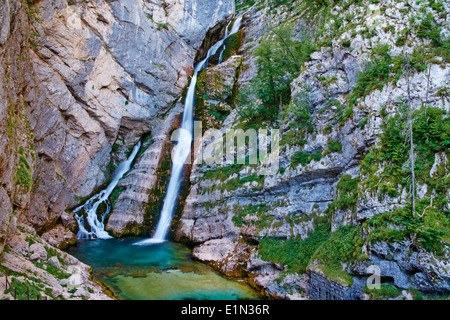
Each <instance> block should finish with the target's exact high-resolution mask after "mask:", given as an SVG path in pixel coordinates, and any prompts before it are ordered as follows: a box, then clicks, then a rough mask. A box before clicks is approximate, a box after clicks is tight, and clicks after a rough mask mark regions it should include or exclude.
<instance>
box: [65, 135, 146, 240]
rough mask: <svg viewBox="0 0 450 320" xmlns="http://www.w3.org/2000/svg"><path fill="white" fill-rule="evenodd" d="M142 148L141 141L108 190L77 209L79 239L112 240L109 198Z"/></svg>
mask: <svg viewBox="0 0 450 320" xmlns="http://www.w3.org/2000/svg"><path fill="white" fill-rule="evenodd" d="M140 148H141V141H139V142H138V143H137V144H136V145H135V146H134V148H133V151H132V152H131V154H130V156H129V157H128V159H127V160H125V161H123V162H121V163H120V164H119V166H118V167H117V169H116V170H115V172H114V176H113V179H112V181H111V182H110V183H109V184H108V186H107V187H106V189H104V190H102V191H101V192H100V193H98V194H96V195H95V196H93V197H92V198H90V199H89V200H88V201H86V203H85V204H84V205H82V206H80V207H78V208H76V209H75V210H74V211H73V212H74V213H75V218H76V219H77V221H78V226H79V231H78V233H77V239H110V238H112V237H111V236H110V235H109V234H108V232H107V231H105V224H104V222H105V217H106V216H107V215H108V214H109V212H110V211H111V204H110V203H109V200H108V198H109V196H110V195H111V193H112V192H113V191H114V188H115V187H116V186H117V184H118V183H119V180H120V179H122V177H123V176H124V174H125V173H127V172H128V171H129V170H130V167H131V164H132V163H133V160H134V158H135V157H136V155H137V153H138V152H139V149H140ZM102 203H104V204H105V205H106V210H105V212H103V213H102V215H101V218H100V219H99V217H98V214H97V210H98V207H99V206H100V205H101V204H102ZM81 209H84V212H85V213H86V222H87V223H88V225H89V227H90V228H91V231H88V230H87V229H86V227H85V217H84V216H83V215H81V214H78V213H79V212H80V210H81Z"/></svg>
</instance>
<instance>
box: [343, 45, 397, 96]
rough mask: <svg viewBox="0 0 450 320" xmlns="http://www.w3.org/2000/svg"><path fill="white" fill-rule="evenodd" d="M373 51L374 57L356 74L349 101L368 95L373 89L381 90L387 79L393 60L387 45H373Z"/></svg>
mask: <svg viewBox="0 0 450 320" xmlns="http://www.w3.org/2000/svg"><path fill="white" fill-rule="evenodd" d="M373 53H374V59H373V60H372V61H371V62H369V63H368V64H367V65H366V67H365V69H364V71H362V72H360V73H359V74H358V76H357V82H356V86H355V88H354V89H353V91H352V94H351V96H350V99H349V100H350V102H352V101H354V99H355V98H360V97H364V96H366V95H368V94H369V93H370V92H372V91H373V90H376V89H380V90H381V89H382V88H383V86H384V85H385V84H386V83H387V81H388V80H389V77H390V74H391V71H392V67H391V64H392V62H393V60H392V57H391V55H390V54H389V46H388V45H381V46H379V47H374V49H373Z"/></svg>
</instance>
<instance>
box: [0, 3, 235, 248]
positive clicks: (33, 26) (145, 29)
mask: <svg viewBox="0 0 450 320" xmlns="http://www.w3.org/2000/svg"><path fill="white" fill-rule="evenodd" d="M0 7H1V14H0V46H1V47H0V74H1V78H2V81H1V85H0V100H1V101H2V102H1V105H0V124H1V125H0V127H1V129H0V137H1V138H0V154H1V156H0V180H1V187H0V200H1V206H0V207H1V209H0V222H1V224H0V225H1V227H0V237H1V241H0V243H1V244H2V248H3V246H4V245H5V244H6V243H7V241H8V239H10V238H11V237H12V235H13V234H14V232H15V230H16V225H17V224H18V223H19V224H20V223H24V224H26V225H28V226H31V227H32V228H34V229H35V230H36V231H37V233H38V234H39V235H42V237H43V238H44V239H46V240H47V241H48V242H49V243H51V244H54V245H60V244H61V243H64V242H66V241H67V240H68V239H73V238H74V232H76V228H77V226H76V223H75V221H74V219H73V216H72V215H71V213H70V212H71V209H73V208H74V207H76V206H77V205H79V204H81V203H82V202H83V201H84V200H85V199H87V197H88V196H90V195H91V194H93V193H94V192H95V191H97V190H98V189H99V188H100V187H101V186H102V185H104V184H105V183H107V182H108V180H109V179H110V178H111V175H112V173H113V171H114V168H115V166H116V165H117V164H118V163H119V162H120V161H122V160H124V159H125V157H126V156H127V153H128V152H129V150H130V148H131V147H133V145H134V144H136V143H137V141H138V140H139V139H141V138H147V139H146V140H145V143H144V148H145V149H144V150H143V151H145V152H141V154H140V157H139V159H138V162H137V163H136V170H135V171H133V175H134V176H132V177H131V178H128V179H129V180H126V181H128V182H130V181H131V183H127V182H126V181H124V182H123V183H122V188H123V189H125V192H122V193H121V194H120V196H118V194H116V196H118V197H116V199H115V203H114V204H115V208H116V210H115V211H114V212H113V214H112V216H111V218H110V225H109V229H110V230H111V231H112V232H115V233H118V234H126V233H127V232H129V231H127V230H132V229H133V228H132V226H134V225H135V224H136V223H141V221H142V217H143V216H144V214H145V206H146V205H147V204H148V202H149V199H151V195H150V194H149V192H148V191H149V190H151V189H153V188H156V187H157V186H158V184H160V183H162V182H161V181H160V177H158V175H157V173H156V171H158V170H160V166H161V163H163V160H164V156H165V155H166V154H167V153H168V152H169V150H167V151H166V153H163V152H161V150H162V149H163V146H164V144H165V143H166V142H167V141H170V136H169V133H170V128H172V127H173V126H174V125H176V119H177V115H178V114H179V113H180V111H181V110H180V104H179V101H180V97H181V94H182V91H183V89H184V88H185V87H186V86H187V84H188V80H189V76H190V75H191V73H192V70H193V65H194V62H195V57H196V54H197V51H199V49H200V48H201V47H202V44H203V42H204V39H205V36H206V35H207V33H208V32H209V31H210V30H211V29H214V28H216V33H217V32H219V33H220V32H223V31H224V30H223V26H224V25H226V23H227V20H229V19H230V17H231V16H232V15H233V13H234V10H235V4H234V1H213V2H211V1H196V0H194V1H190V0H186V1H171V0H166V1H159V2H149V1H141V0H139V1H134V0H130V1H108V2H105V1H96V0H93V1H77V0H75V1H70V0H69V1H66V0H63V1H50V0H49V1H47V0H42V1H32V0H28V1H19V0H7V1H3V2H2V4H1V5H0ZM217 26H219V27H217ZM216 33H214V36H217V34H216ZM152 170H153V171H152ZM135 200H136V201H135ZM130 201H131V202H132V203H133V204H134V205H135V206H134V207H132V208H131V206H130V205H129V204H130ZM125 208H127V210H126V211H125ZM130 209H131V211H130ZM66 211H67V212H66ZM129 212H132V214H128V213H129ZM137 232H139V231H137Z"/></svg>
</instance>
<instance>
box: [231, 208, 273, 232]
mask: <svg viewBox="0 0 450 320" xmlns="http://www.w3.org/2000/svg"><path fill="white" fill-rule="evenodd" d="M268 210H269V207H268V206H267V204H266V203H259V204H250V205H247V206H243V207H242V208H241V209H240V210H239V212H238V213H236V214H235V215H234V216H233V218H232V219H231V220H232V221H233V222H234V224H235V225H236V226H237V227H242V225H243V223H244V222H243V220H242V219H243V218H244V217H246V216H247V215H250V214H255V213H256V214H259V215H260V214H261V213H266V212H267V211H268Z"/></svg>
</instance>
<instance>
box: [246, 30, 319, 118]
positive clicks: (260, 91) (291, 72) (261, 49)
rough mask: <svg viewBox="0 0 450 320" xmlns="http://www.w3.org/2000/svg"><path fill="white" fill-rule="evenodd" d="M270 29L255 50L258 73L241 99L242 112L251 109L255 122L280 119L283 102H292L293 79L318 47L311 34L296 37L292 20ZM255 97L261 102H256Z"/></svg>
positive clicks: (251, 116) (251, 115)
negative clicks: (279, 113)
mask: <svg viewBox="0 0 450 320" xmlns="http://www.w3.org/2000/svg"><path fill="white" fill-rule="evenodd" d="M269 29H270V32H269V33H268V36H267V37H266V38H265V39H263V40H261V41H260V45H259V46H258V47H257V48H256V49H255V50H254V54H255V55H256V57H257V61H256V63H257V66H258V73H257V75H256V77H255V78H254V79H253V81H252V84H251V88H248V89H247V90H248V92H246V93H244V94H242V95H240V98H239V99H238V101H239V102H240V104H241V105H240V107H241V109H244V110H243V111H241V113H242V114H244V115H245V114H246V112H247V109H249V113H250V114H249V115H250V117H247V120H248V121H252V122H255V123H258V122H261V121H274V120H276V119H277V117H278V112H279V109H280V105H284V104H287V103H289V102H290V99H291V87H290V85H291V82H292V80H293V79H295V78H296V77H297V75H298V73H299V71H300V67H301V65H302V64H303V63H304V62H306V61H308V60H309V59H310V55H311V53H312V52H314V51H315V50H316V49H315V47H314V46H313V43H312V40H311V38H310V37H307V36H305V37H304V39H303V40H302V41H296V40H293V26H292V25H290V24H288V23H285V24H282V25H280V26H278V27H276V28H269ZM249 93H251V94H249ZM255 97H256V98H257V99H260V100H261V102H262V103H261V105H255V104H254V100H255V99H254V98H255ZM246 98H247V99H246Z"/></svg>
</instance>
